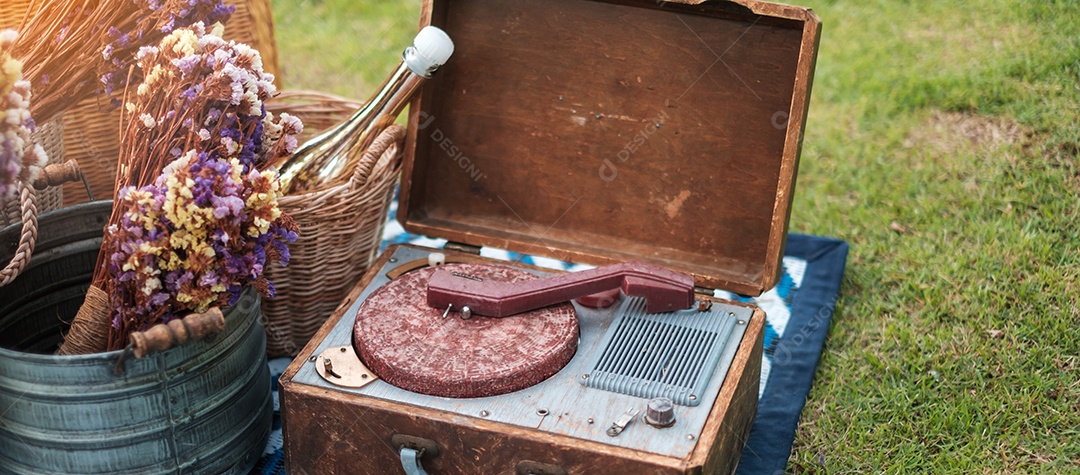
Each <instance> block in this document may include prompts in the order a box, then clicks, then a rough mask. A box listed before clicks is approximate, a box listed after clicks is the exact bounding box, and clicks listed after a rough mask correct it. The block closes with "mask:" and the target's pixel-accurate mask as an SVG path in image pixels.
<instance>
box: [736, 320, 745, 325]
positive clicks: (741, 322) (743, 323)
mask: <svg viewBox="0 0 1080 475" xmlns="http://www.w3.org/2000/svg"><path fill="white" fill-rule="evenodd" d="M737 323H738V324H739V325H746V320H739V321H738V322H737Z"/></svg>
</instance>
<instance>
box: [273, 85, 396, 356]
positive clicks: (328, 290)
mask: <svg viewBox="0 0 1080 475" xmlns="http://www.w3.org/2000/svg"><path fill="white" fill-rule="evenodd" d="M359 105H360V104H359V103H357V102H355V101H350V100H348V99H342V98H337V97H335V96H330V95H326V94H317V93H310V92H297V93H283V94H282V96H281V97H279V98H275V99H274V100H273V101H270V102H269V103H268V107H267V108H268V109H272V110H274V112H275V113H277V112H289V113H290V114H293V115H296V116H297V117H299V118H300V119H301V120H303V121H304V130H305V131H306V133H311V134H314V133H317V132H318V131H320V130H322V129H324V128H325V127H327V126H329V125H333V124H336V123H338V122H341V121H343V120H344V119H346V118H347V117H348V116H349V115H351V113H353V112H355V111H356V109H357V108H358V107H359ZM404 137H405V129H404V128H403V127H401V126H398V125H393V126H391V127H389V128H388V129H387V130H385V131H384V132H383V133H382V134H381V135H380V136H379V137H378V138H377V139H376V140H375V143H374V144H373V145H372V146H371V147H370V148H369V149H368V150H367V151H366V152H364V155H363V158H362V159H361V161H360V163H359V164H358V165H357V167H356V169H355V170H353V175H352V177H351V178H350V180H349V182H348V183H346V184H343V185H340V186H336V187H332V188H328V189H324V190H320V191H314V192H310V193H305V194H301V195H291V196H285V197H283V198H281V200H280V201H279V203H280V205H281V207H282V209H283V210H284V211H285V212H286V213H288V214H289V216H291V217H292V218H293V220H295V221H296V223H297V224H298V225H299V227H300V237H299V239H298V240H297V241H296V242H295V243H293V244H292V245H291V246H289V251H290V253H291V254H292V259H291V260H290V261H289V266H288V267H285V268H282V267H279V266H268V268H267V271H266V273H267V278H269V279H270V281H271V282H273V283H274V287H275V288H276V289H277V297H276V298H273V299H266V300H264V301H263V316H264V321H263V325H264V326H265V328H266V351H267V354H268V355H269V356H271V357H274V356H292V355H295V354H296V353H297V352H298V351H300V349H301V348H303V346H304V345H305V344H307V342H308V340H310V339H311V337H312V335H314V334H315V332H316V331H317V330H318V329H319V327H320V326H322V324H323V322H324V321H325V320H326V318H327V317H328V316H329V315H330V314H331V313H333V312H334V310H335V309H336V308H337V306H338V305H339V304H340V303H341V301H342V300H344V298H345V296H346V295H347V294H348V293H349V291H350V290H352V288H353V287H354V286H355V285H356V283H357V282H358V281H359V280H360V278H361V277H362V276H363V275H364V272H366V271H367V269H368V266H370V265H371V262H372V260H374V258H375V256H376V255H377V254H378V252H379V245H380V244H381V243H382V229H383V223H384V221H385V220H386V213H387V211H388V209H389V207H390V203H391V201H392V199H393V192H394V185H395V184H396V183H397V177H398V173H399V172H400V167H401V156H402V154H401V148H402V147H401V143H402V142H403V140H404Z"/></svg>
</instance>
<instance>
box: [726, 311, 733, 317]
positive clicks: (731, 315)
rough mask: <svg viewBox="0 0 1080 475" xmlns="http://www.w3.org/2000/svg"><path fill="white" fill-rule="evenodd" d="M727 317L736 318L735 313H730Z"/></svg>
mask: <svg viewBox="0 0 1080 475" xmlns="http://www.w3.org/2000/svg"><path fill="white" fill-rule="evenodd" d="M727 316H729V317H734V316H735V312H728V314H727Z"/></svg>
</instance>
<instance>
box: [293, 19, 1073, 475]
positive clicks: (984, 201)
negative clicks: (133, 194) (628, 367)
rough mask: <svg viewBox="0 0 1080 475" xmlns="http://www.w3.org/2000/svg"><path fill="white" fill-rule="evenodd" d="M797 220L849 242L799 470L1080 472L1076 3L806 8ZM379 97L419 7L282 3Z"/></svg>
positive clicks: (296, 50) (301, 56)
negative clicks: (813, 27) (810, 23)
mask: <svg viewBox="0 0 1080 475" xmlns="http://www.w3.org/2000/svg"><path fill="white" fill-rule="evenodd" d="M802 3H803V4H804V5H806V6H810V7H812V8H814V10H815V11H816V12H817V13H818V14H819V15H820V16H821V18H822V20H823V22H824V30H823V31H824V33H823V35H822V41H821V48H820V55H819V60H818V67H817V75H816V79H815V84H814V91H813V98H812V102H811V106H810V119H809V122H808V124H807V126H806V139H805V147H804V150H803V155H802V162H801V168H800V173H799V180H798V188H797V190H796V195H795V207H794V211H793V213H792V218H791V227H792V230H793V231H797V232H803V233H810V234H819V235H826V236H833V237H838V238H841V239H844V240H846V241H848V242H849V243H850V244H851V254H850V256H849V258H848V267H847V272H846V274H845V277H844V283H843V289H842V293H841V298H840V301H839V305H838V307H837V310H836V313H835V315H834V319H833V324H832V328H831V329H830V334H829V338H828V340H827V341H826V345H825V349H824V353H823V356H822V360H821V364H820V366H819V367H818V371H817V375H816V380H815V383H814V388H813V390H812V392H811V395H810V398H809V400H808V401H807V406H806V409H805V410H804V411H803V416H802V420H801V423H800V426H799V431H798V435H797V437H796V440H795V447H794V450H793V453H792V457H791V462H790V464H789V466H788V469H789V471H791V472H794V473H822V474H825V473H828V474H840V473H877V472H881V473H912V472H928V473H1069V472H1071V473H1080V310H1078V298H1080V265H1078V264H1080V225H1078V224H1077V220H1078V216H1077V210H1078V209H1080V2H1077V1H1076V0H1039V1H1034V2H1032V1H1020V0H997V1H993V0H973V1H966V2H962V1H955V0H949V1H944V0H908V1H900V0H892V1H887V0H813V1H812V2H810V1H807V2H802ZM273 7H274V9H275V18H276V19H277V20H276V21H277V25H276V27H277V37H278V41H279V50H280V53H281V58H282V62H283V64H284V65H285V71H284V78H283V79H284V82H285V84H286V87H288V88H305V89H315V90H321V91H328V92H334V93H337V94H342V95H347V96H352V97H356V98H360V99H364V98H366V97H367V96H368V94H369V93H370V92H371V91H372V90H373V89H374V88H375V87H376V86H377V85H378V83H379V81H381V79H382V78H383V77H384V76H385V74H386V73H387V72H388V71H389V70H390V68H391V67H392V66H393V65H394V64H396V63H397V61H398V59H399V55H400V50H401V48H402V47H403V46H405V45H407V44H408V43H409V41H410V39H411V37H412V34H413V32H415V29H416V23H417V21H416V18H417V15H418V12H419V2H418V1H415V0H410V1H404V2H402V1H393V2H386V1H384V2H370V1H356V0H322V1H319V0H274V2H273Z"/></svg>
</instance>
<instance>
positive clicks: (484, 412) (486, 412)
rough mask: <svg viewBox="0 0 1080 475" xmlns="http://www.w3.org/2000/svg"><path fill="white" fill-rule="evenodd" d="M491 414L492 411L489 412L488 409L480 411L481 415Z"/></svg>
mask: <svg viewBox="0 0 1080 475" xmlns="http://www.w3.org/2000/svg"><path fill="white" fill-rule="evenodd" d="M490 415H491V413H490V412H488V411H487V409H485V410H483V411H480V417H487V416H490Z"/></svg>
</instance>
